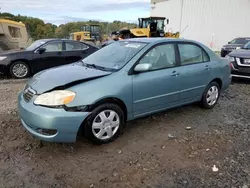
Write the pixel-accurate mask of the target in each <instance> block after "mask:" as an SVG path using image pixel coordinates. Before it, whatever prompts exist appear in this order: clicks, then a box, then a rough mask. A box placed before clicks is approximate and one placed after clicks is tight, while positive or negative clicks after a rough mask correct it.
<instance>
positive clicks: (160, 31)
mask: <svg viewBox="0 0 250 188" xmlns="http://www.w3.org/2000/svg"><path fill="white" fill-rule="evenodd" d="M138 20H139V28H148V29H149V30H150V37H163V36H164V28H165V20H166V18H165V17H148V18H139V19H138ZM167 24H168V21H167Z"/></svg>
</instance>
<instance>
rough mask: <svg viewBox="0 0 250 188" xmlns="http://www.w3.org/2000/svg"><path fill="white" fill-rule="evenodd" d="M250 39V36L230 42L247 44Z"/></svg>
mask: <svg viewBox="0 0 250 188" xmlns="http://www.w3.org/2000/svg"><path fill="white" fill-rule="evenodd" d="M249 41H250V38H237V39H234V40H232V41H231V42H230V44H246V43H248V42H249Z"/></svg>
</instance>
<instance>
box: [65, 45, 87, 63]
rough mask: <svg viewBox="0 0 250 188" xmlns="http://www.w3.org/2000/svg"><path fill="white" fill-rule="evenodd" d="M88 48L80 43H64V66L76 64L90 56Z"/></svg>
mask: <svg viewBox="0 0 250 188" xmlns="http://www.w3.org/2000/svg"><path fill="white" fill-rule="evenodd" d="M89 49H90V47H89V46H88V45H86V44H84V43H81V42H74V41H65V51H64V54H63V55H64V57H65V61H66V64H70V63H74V62H77V61H79V60H81V59H83V58H85V57H87V56H88V55H90V54H91V52H90V50H89Z"/></svg>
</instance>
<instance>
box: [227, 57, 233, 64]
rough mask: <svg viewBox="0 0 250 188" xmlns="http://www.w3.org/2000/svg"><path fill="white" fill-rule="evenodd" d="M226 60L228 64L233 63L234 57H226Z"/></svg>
mask: <svg viewBox="0 0 250 188" xmlns="http://www.w3.org/2000/svg"><path fill="white" fill-rule="evenodd" d="M226 58H227V60H228V62H229V63H231V62H234V61H235V58H234V57H232V56H226Z"/></svg>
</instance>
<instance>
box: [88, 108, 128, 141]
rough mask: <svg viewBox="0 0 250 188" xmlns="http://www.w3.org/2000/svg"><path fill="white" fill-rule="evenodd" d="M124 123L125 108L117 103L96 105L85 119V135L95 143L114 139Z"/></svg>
mask: <svg viewBox="0 0 250 188" xmlns="http://www.w3.org/2000/svg"><path fill="white" fill-rule="evenodd" d="M123 124H124V113H123V110H122V109H121V108H120V107H119V106H118V105H116V104H112V103H106V104H102V105H99V106H98V107H96V108H95V109H94V110H93V111H92V113H91V115H90V116H89V117H88V118H87V119H86V121H85V136H86V137H87V138H88V139H89V140H90V141H92V142H93V143H94V144H105V143H109V142H112V141H114V140H115V139H116V138H118V136H119V135H120V134H121V132H122V129H123Z"/></svg>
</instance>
